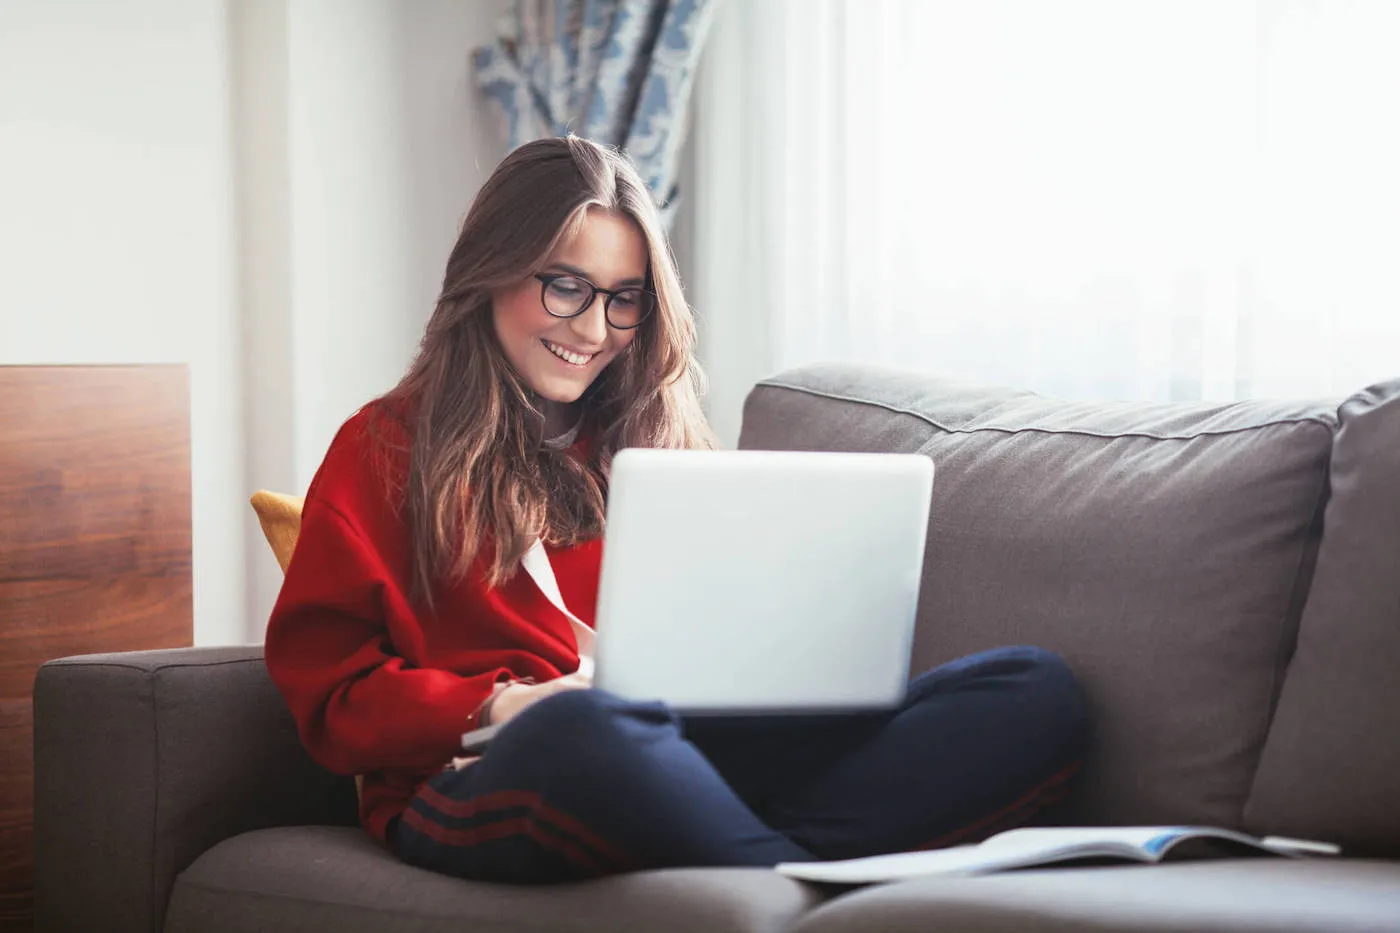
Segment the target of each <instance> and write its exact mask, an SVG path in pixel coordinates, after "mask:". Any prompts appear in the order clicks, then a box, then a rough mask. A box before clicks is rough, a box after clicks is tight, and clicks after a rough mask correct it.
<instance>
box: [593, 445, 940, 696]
mask: <svg viewBox="0 0 1400 933" xmlns="http://www.w3.org/2000/svg"><path fill="white" fill-rule="evenodd" d="M932 483H933V462H932V461H931V460H930V459H928V458H927V457H923V456H917V455H910V454H858V453H806V452H775V451H673V450H643V449H629V450H624V451H622V452H620V453H619V454H618V456H617V457H616V458H615V460H614V462H613V467H612V481H611V489H610V492H609V500H608V511H607V525H606V532H605V545H604V550H603V566H602V578H601V580H600V583H599V597H598V613H597V622H598V626H597V628H598V631H597V642H596V651H597V656H596V659H595V662H596V665H597V667H596V674H595V680H594V683H595V686H598V687H600V688H602V689H606V690H609V691H612V692H614V693H617V694H619V695H621V696H624V697H628V698H630V699H638V700H651V699H656V700H662V701H665V702H666V703H668V704H669V705H670V706H671V707H672V708H673V709H676V710H678V711H680V712H686V713H698V712H705V713H760V712H763V713H771V712H830V711H840V710H859V709H872V708H885V707H890V706H893V705H896V704H898V703H899V701H900V700H901V699H902V698H903V695H904V690H905V686H906V683H907V680H908V676H909V658H910V649H911V645H912V641H913V631H914V616H915V610H916V607H917V603H918V595H919V582H920V579H921V577H922V573H923V556H924V541H925V538H926V536H927V533H928V515H929V502H930V496H931V492H932Z"/></svg>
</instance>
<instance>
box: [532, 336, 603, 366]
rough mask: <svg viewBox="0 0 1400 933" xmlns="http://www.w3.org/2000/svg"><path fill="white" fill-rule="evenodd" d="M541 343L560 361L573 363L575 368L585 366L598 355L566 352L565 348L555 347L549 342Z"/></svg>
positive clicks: (542, 341)
mask: <svg viewBox="0 0 1400 933" xmlns="http://www.w3.org/2000/svg"><path fill="white" fill-rule="evenodd" d="M540 343H542V344H544V346H545V349H546V350H548V351H549V352H550V353H553V354H554V355H555V356H557V357H559V359H561V360H563V361H564V362H566V363H573V364H574V365H575V366H583V365H585V364H587V363H588V361H589V360H591V359H593V357H594V356H596V355H597V354H596V353H590V354H588V355H586V356H585V355H584V354H582V353H574V352H573V351H571V350H565V349H564V348H563V347H558V346H555V345H554V344H552V343H550V342H549V341H548V340H541V341H540Z"/></svg>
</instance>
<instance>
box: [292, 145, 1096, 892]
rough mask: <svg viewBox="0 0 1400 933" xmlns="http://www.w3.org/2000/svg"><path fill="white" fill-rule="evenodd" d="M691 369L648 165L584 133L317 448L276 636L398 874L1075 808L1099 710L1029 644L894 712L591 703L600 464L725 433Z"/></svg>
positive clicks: (308, 734)
mask: <svg viewBox="0 0 1400 933" xmlns="http://www.w3.org/2000/svg"><path fill="white" fill-rule="evenodd" d="M700 378H701V377H700V372H699V369H698V368H697V366H696V363H695V359H694V328H693V322H692V318H691V314H690V310H689V308H688V307H687V306H686V303H685V299H684V297H683V296H682V294H681V287H680V282H679V280H678V278H677V275H676V270H675V266H674V262H673V259H672V256H671V253H670V251H669V248H668V246H667V244H666V240H665V237H664V235H663V233H662V228H661V226H660V223H659V221H658V217H657V213H656V210H655V209H654V207H653V205H652V203H651V201H650V199H649V197H648V194H647V192H646V189H645V187H644V186H643V184H642V181H641V179H640V178H639V177H638V174H637V172H636V170H635V169H634V168H633V167H632V166H631V164H630V163H629V162H627V160H626V159H625V158H624V157H623V156H621V155H619V154H617V153H616V152H613V151H612V150H609V149H605V148H602V147H600V146H597V145H595V144H593V143H590V142H587V141H585V140H582V139H577V138H568V139H549V140H541V141H539V142H534V143H530V144H528V145H525V146H522V147H520V148H519V149H517V150H516V151H515V152H513V153H512V154H511V155H510V156H509V157H507V158H506V159H505V161H504V162H502V163H501V165H500V166H499V167H498V168H497V169H496V171H495V172H494V173H493V175H492V176H491V178H490V179H489V180H488V181H487V182H486V184H485V186H484V187H483V188H482V189H481V193H480V194H479V195H478V197H477V199H476V202H475V204H473V206H472V209H471V212H470V213H469V214H468V216H467V219H466V222H465V224H464V226H463V228H462V233H461V236H460V237H459V239H458V241H457V244H456V246H455V248H454V249H453V251H452V255H451V257H450V258H449V259H448V263H447V274H446V278H445V281H444V285H443V290H442V296H441V298H440V299H439V300H438V304H437V309H436V311H435V312H434V314H433V316H432V319H431V320H430V321H429V323H428V327H427V332H426V334H425V335H424V337H423V342H422V347H421V349H420V351H419V353H418V356H417V359H416V360H415V361H414V363H413V365H412V367H411V368H410V370H409V371H408V374H407V375H406V376H405V377H404V379H403V381H402V382H401V383H400V384H399V386H398V387H397V388H395V389H394V390H393V391H391V392H390V393H389V394H388V395H386V396H384V397H383V398H381V399H378V400H376V401H374V402H372V403H370V404H369V405H368V406H366V407H365V408H364V409H362V410H361V411H360V412H359V413H357V414H356V415H355V416H354V417H352V418H351V419H350V420H349V421H348V422H347V423H346V424H345V426H344V427H343V428H342V429H341V431H340V432H339V434H338V435H337V436H336V438H335V440H334V442H333V443H332V444H331V447H330V450H329V452H328V453H327V454H326V459H325V462H324V463H323V464H322V465H321V468H320V470H319V471H318V473H317V475H316V478H315V480H314V481H313V482H312V484H311V488H310V490H309V491H308V493H307V496H306V505H305V510H304V513H303V516H302V528H301V535H300V538H299V540H298V543H297V547H296V552H295V554H294V556H293V558H292V561H291V565H290V566H289V567H288V569H287V576H286V581H285V584H284V586H283V588H282V592H281V595H280V597H279V599H278V601H277V605H276V608H275V609H274V610H273V614H272V618H271V621H270V624H269V626H268V632H267V666H268V670H269V671H270V672H271V674H272V677H273V680H274V681H275V682H276V683H277V685H278V687H279V688H280V689H281V691H282V693H283V695H284V696H285V697H286V700H287V703H288V705H289V706H290V708H291V711H292V713H293V715H294V716H295V718H296V720H297V723H298V726H299V727H300V731H301V736H302V739H303V741H304V742H305V744H306V746H307V748H308V750H309V751H310V753H311V754H312V755H313V756H314V757H315V758H316V759H317V760H318V761H320V762H321V763H322V764H323V765H325V766H326V767H327V768H330V769H332V770H334V771H338V772H341V773H344V774H353V775H360V776H361V777H362V779H363V781H362V788H361V819H362V821H363V823H364V825H365V827H366V829H367V830H368V831H369V832H370V833H371V834H372V835H373V836H375V837H376V838H378V839H379V840H381V841H382V842H384V843H385V844H387V845H388V846H389V848H390V849H392V850H393V851H394V852H395V853H397V854H398V855H399V856H400V857H401V858H403V859H404V860H406V861H408V862H410V863H412V864H415V865H419V866H424V867H427V868H431V869H435V870H438V871H442V872H447V873H451V874H455V875H459V876H462V877H466V878H473V879H481V880H496V881H510V882H543V881H556V880H566V879H577V878H586V877H593V876H598V875H603V874H609V873H615V872H620V871H627V870H633V869H644V868H662V867H671V866H700V865H773V864H774V863H776V862H780V861H798V860H810V859H816V858H833V857H852V856H857V855H865V854H874V853H880V852H892V851H899V850H906V849H913V848H919V847H926V846H936V845H944V844H949V843H952V842H957V841H966V840H971V839H974V838H980V837H982V836H985V835H988V834H990V833H991V832H994V831H996V830H1000V829H1004V828H1007V827H1009V826H1012V825H1016V824H1017V823H1020V822H1024V821H1025V820H1026V819H1028V818H1029V817H1030V816H1031V815H1033V814H1034V813H1035V812H1036V811H1037V810H1039V809H1040V808H1041V807H1043V806H1044V805H1045V804H1047V803H1049V802H1052V801H1054V800H1056V799H1058V798H1059V797H1061V796H1063V794H1064V792H1065V790H1066V786H1067V783H1068V781H1069V779H1070V777H1071V776H1072V774H1073V773H1074V771H1075V770H1076V767H1077V764H1078V760H1079V756H1080V754H1081V749H1082V746H1083V744H1084V733H1085V724H1084V710H1083V704H1082V701H1081V698H1080V694H1079V691H1078V688H1077V687H1076V685H1075V681H1074V678H1073V677H1072V676H1071V674H1070V672H1069V671H1068V670H1067V669H1066V667H1065V665H1064V664H1063V663H1062V662H1061V661H1060V660H1059V659H1058V658H1057V657H1055V656H1054V655H1052V654H1050V653H1048V652H1045V651H1040V650H1037V649H1034V648H1008V649H1002V650H999V651H992V652H988V653H985V654H981V655H976V656H973V657H970V658H964V659H963V660H961V661H957V662H955V663H952V664H948V665H945V666H943V667H940V668H937V669H935V670H932V671H929V672H927V673H925V674H923V675H922V676H920V677H918V678H916V679H915V680H914V681H913V682H912V683H911V684H910V687H909V691H908V696H907V698H906V700H905V702H904V704H903V705H902V706H901V707H900V708H899V709H896V710H893V711H891V712H889V713H884V714H879V715H866V714H863V715H853V716H838V717H820V718H811V717H756V718H737V719H717V718H680V717H677V716H676V715H675V714H673V713H672V712H671V711H670V710H668V709H667V708H666V707H665V706H663V705H661V704H658V703H638V702H631V701H627V700H624V699H621V698H619V697H616V696H612V695H609V694H607V693H604V692H602V691H597V690H593V689H590V685H589V678H588V676H587V664H586V662H581V657H580V654H581V652H580V646H584V647H585V649H586V646H587V645H588V643H590V642H591V632H590V627H591V625H592V622H593V610H594V603H595V601H596V594H597V585H598V572H599V560H600V556H601V550H600V539H601V536H602V532H603V525H602V522H603V512H604V508H603V507H604V500H605V497H606V494H607V483H608V468H609V464H610V462H611V460H612V457H613V455H614V454H615V453H616V452H617V451H618V450H620V449H622V448H624V447H629V446H653V447H684V448H704V447H710V446H711V445H712V443H713V441H712V437H711V434H710V432H709V430H708V428H707V427H706V425H705V421H704V418H703V416H702V415H701V411H700V407H699V404H698V399H697V396H698V386H699V383H700ZM522 568H523V569H522ZM794 650H801V649H800V646H794ZM583 653H584V654H586V653H587V652H586V650H585V651H584V652H583ZM581 663H583V664H584V670H580V665H581ZM508 721H509V722H511V723H512V725H511V727H510V728H509V729H507V730H505V731H503V732H502V733H501V734H500V736H499V737H498V738H497V739H496V741H495V742H494V743H493V744H492V745H491V746H490V748H489V750H488V751H487V752H486V754H485V755H484V756H483V757H481V758H480V759H475V760H466V759H462V758H459V757H457V756H459V755H460V751H459V748H460V737H461V735H462V733H463V732H466V731H468V730H469V729H472V728H476V727H478V726H482V725H486V724H490V723H504V722H508Z"/></svg>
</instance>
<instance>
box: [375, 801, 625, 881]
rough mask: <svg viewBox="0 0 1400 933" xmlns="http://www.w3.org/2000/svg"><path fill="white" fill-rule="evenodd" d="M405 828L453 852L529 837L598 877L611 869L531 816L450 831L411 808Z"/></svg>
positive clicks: (405, 818) (405, 813) (405, 817)
mask: <svg viewBox="0 0 1400 933" xmlns="http://www.w3.org/2000/svg"><path fill="white" fill-rule="evenodd" d="M401 819H402V820H403V822H404V824H405V825H407V826H408V827H409V828H410V829H412V830H414V831H415V832H419V833H422V834H423V835H425V836H427V837H428V838H429V839H431V840H433V841H434V842H436V843H439V844H441V845H445V846H452V847H453V848H470V847H472V846H478V845H481V844H482V843H483V842H491V841H493V840H497V839H509V838H511V837H513V836H526V837H528V838H530V839H532V840H534V842H535V843H536V844H537V845H539V846H540V848H542V849H548V850H550V851H553V852H556V853H558V854H559V855H562V856H563V857H564V858H566V859H568V860H569V861H570V862H572V863H574V864H575V865H577V866H579V867H581V868H583V869H585V870H586V871H589V872H591V873H592V874H594V875H606V874H608V871H607V869H605V868H604V867H603V866H602V865H600V864H599V862H598V860H597V859H596V858H595V857H594V856H593V855H591V854H590V853H588V852H586V851H584V850H583V849H581V848H579V847H578V846H576V845H574V844H573V843H572V842H570V841H568V840H567V839H564V838H562V837H559V836H555V835H552V834H550V833H546V832H541V831H540V827H539V826H538V825H537V824H536V822H535V821H534V820H533V819H531V818H530V817H528V816H520V817H516V818H514V819H509V820H500V821H498V822H495V823H487V824H486V825H485V826H472V827H468V828H466V829H449V828H448V827H446V826H440V825H438V824H437V823H434V822H433V821H431V820H429V819H428V818H427V817H425V816H424V815H423V814H421V813H419V812H418V811H417V810H415V809H413V808H412V807H409V808H408V809H407V810H405V811H404V812H403V816H402V817H401Z"/></svg>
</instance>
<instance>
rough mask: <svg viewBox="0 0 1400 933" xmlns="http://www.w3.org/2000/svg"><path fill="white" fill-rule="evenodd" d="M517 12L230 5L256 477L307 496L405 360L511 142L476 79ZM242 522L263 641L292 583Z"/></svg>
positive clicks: (299, 3) (498, 4)
mask: <svg viewBox="0 0 1400 933" xmlns="http://www.w3.org/2000/svg"><path fill="white" fill-rule="evenodd" d="M504 8H505V2H504V0H488V2H477V3H461V2H457V0H412V2H403V0H245V2H244V3H240V4H235V5H234V6H233V7H232V13H233V17H234V35H235V47H236V49H237V50H238V52H237V55H236V58H235V66H236V69H235V70H236V73H237V74H238V75H239V77H238V79H237V87H238V89H239V94H238V98H239V108H238V123H237V138H238V140H239V146H240V160H239V166H240V168H239V173H238V177H239V204H240V211H241V217H242V218H243V223H242V229H243V233H244V236H243V238H242V244H243V262H242V276H243V287H244V296H245V301H244V309H245V313H244V322H245V332H246V334H247V346H248V347H249V354H248V360H247V366H248V369H247V374H246V378H247V384H248V392H249V396H248V398H249V413H250V416H249V419H248V432H249V435H248V436H249V451H250V458H249V464H248V467H249V474H248V480H249V486H250V488H270V489H280V490H289V491H293V492H302V491H304V490H305V488H306V485H307V484H308V483H309V482H310V480H311V477H312V475H313V474H314V473H315V470H316V467H317V466H318V465H319V464H320V461H321V457H322V455H323V454H324V453H325V449H326V445H327V444H328V443H329V442H330V440H331V438H332V436H333V435H334V433H335V431H336V429H337V428H338V427H339V426H340V424H341V422H343V421H344V420H345V418H346V417H348V416H349V415H350V414H351V413H353V412H354V411H355V409H357V408H358V407H359V406H360V405H362V404H364V403H365V402H366V401H368V400H369V399H370V398H372V397H373V396H375V395H377V394H379V393H381V392H383V391H385V390H386V389H388V388H390V387H391V386H393V384H394V383H395V382H396V381H397V380H398V378H399V376H400V375H401V374H402V372H403V370H404V368H405V366H406V365H407V363H408V362H409V360H410V358H411V356H412V353H413V350H414V348H415V346H416V344H417V341H418V337H419V334H420V332H421V330H422V326H423V324H424V322H425V321H426V320H427V317H428V315H429V313H430V312H431V310H432V306H433V302H434V299H435V297H436V294H437V290H438V287H439V285H440V283H441V279H442V271H443V266H444V264H445V263H446V259H447V254H448V252H449V251H450V249H451V247H452V243H453V241H454V240H455V239H456V234H457V228H458V226H459V224H460V221H461V218H462V216H463V215H464V214H465V213H466V210H467V207H468V206H469V205H470V202H471V198H472V197H473V196H474V195H475V193H476V190H477V188H478V187H479V186H480V184H481V181H482V180H483V179H484V176H485V173H487V172H489V171H490V170H491V168H493V167H494V166H495V164H496V162H497V161H499V159H500V158H501V157H502V156H503V155H504V154H505V153H504V147H503V146H502V145H501V144H500V143H499V142H498V141H497V136H496V133H495V131H494V126H493V125H491V123H490V121H489V119H488V116H487V114H486V112H485V109H484V105H483V104H482V102H481V101H480V98H479V96H478V95H477V94H476V93H475V92H474V88H473V85H472V84H471V75H470V51H471V49H472V48H473V47H474V46H476V45H479V44H481V43H484V42H486V41H488V40H489V39H490V38H491V37H492V36H493V35H494V26H495V22H496V17H497V16H498V15H499V14H500V13H501V12H502V11H503V10H504ZM269 244H275V245H273V246H269ZM245 534H247V535H248V538H249V545H248V561H249V567H250V573H249V597H248V601H249V605H250V608H251V612H250V626H251V629H250V630H251V632H252V634H253V636H254V637H260V636H261V632H262V627H263V623H264V622H265V620H266V618H267V613H268V611H269V610H270V609H271V605H272V601H273V599H274V598H275V596H276V592H277V587H278V585H279V584H280V582H281V577H280V572H279V571H278V569H277V566H276V563H275V562H274V561H273V560H272V558H271V556H270V554H268V553H267V551H266V548H265V547H263V545H262V543H261V541H259V540H257V538H258V536H257V535H256V523H255V522H254V521H253V520H252V518H251V517H248V518H247V520H246V529H245Z"/></svg>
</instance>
